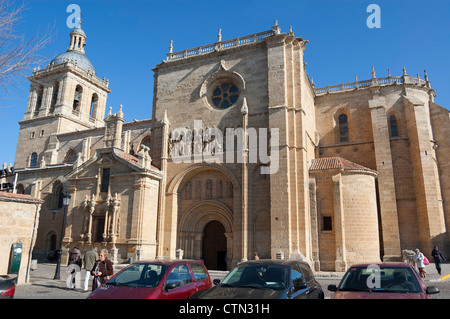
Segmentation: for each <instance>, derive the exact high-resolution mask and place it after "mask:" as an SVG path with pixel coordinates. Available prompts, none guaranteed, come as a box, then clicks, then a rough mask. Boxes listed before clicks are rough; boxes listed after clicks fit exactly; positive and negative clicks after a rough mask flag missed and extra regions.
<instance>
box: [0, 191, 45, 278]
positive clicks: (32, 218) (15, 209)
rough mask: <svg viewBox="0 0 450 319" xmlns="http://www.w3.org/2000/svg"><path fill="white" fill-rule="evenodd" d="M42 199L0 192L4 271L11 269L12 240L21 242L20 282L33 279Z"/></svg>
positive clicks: (1, 269) (1, 265) (0, 266)
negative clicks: (33, 258) (32, 272)
mask: <svg viewBox="0 0 450 319" xmlns="http://www.w3.org/2000/svg"><path fill="white" fill-rule="evenodd" d="M42 202H43V201H42V200H38V199H35V198H33V197H31V196H29V195H20V194H12V193H4V192H0V274H2V275H3V274H6V273H7V271H8V267H9V261H10V253H11V246H12V244H14V243H21V244H22V259H21V262H20V270H19V274H18V281H17V282H18V283H19V284H22V283H25V282H26V281H27V280H28V279H29V276H28V275H29V267H30V263H31V260H30V259H31V254H30V251H31V250H32V249H33V247H34V244H35V239H36V233H37V228H38V226H39V210H40V207H41V204H42Z"/></svg>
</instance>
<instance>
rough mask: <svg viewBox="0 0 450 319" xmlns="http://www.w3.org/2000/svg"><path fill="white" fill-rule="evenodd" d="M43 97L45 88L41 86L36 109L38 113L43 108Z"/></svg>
mask: <svg viewBox="0 0 450 319" xmlns="http://www.w3.org/2000/svg"><path fill="white" fill-rule="evenodd" d="M43 95H44V87H43V86H42V85H41V86H40V87H39V90H38V92H37V99H36V107H35V109H34V111H35V112H38V111H39V109H40V108H41V106H42V96H43Z"/></svg>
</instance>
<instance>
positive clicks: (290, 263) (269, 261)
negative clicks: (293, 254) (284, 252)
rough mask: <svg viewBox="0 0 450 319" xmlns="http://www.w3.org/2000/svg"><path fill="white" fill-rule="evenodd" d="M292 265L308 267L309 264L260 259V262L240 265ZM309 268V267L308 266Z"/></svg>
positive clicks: (290, 260)
mask: <svg viewBox="0 0 450 319" xmlns="http://www.w3.org/2000/svg"><path fill="white" fill-rule="evenodd" d="M292 264H304V265H308V263H307V262H304V261H300V260H293V259H259V260H249V261H245V262H242V263H240V264H238V266H241V265H283V266H289V265H292ZM308 266H309V265H308Z"/></svg>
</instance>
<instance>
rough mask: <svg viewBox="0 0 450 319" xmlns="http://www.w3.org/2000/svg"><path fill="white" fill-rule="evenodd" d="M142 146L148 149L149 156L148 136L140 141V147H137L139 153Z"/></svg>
mask: <svg viewBox="0 0 450 319" xmlns="http://www.w3.org/2000/svg"><path fill="white" fill-rule="evenodd" d="M142 145H145V146H147V147H148V153H149V154H150V136H147V137H145V138H144V139H143V140H142V142H141V145H139V149H138V151H139V152H140V151H141V146H142Z"/></svg>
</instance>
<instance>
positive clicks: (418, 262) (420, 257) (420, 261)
mask: <svg viewBox="0 0 450 319" xmlns="http://www.w3.org/2000/svg"><path fill="white" fill-rule="evenodd" d="M414 251H415V253H416V254H415V255H414V260H415V261H416V266H417V269H419V274H420V277H422V278H425V276H426V275H427V272H426V271H425V264H424V263H423V260H424V259H425V256H424V255H423V254H422V253H421V252H420V250H419V248H416V249H414Z"/></svg>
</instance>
